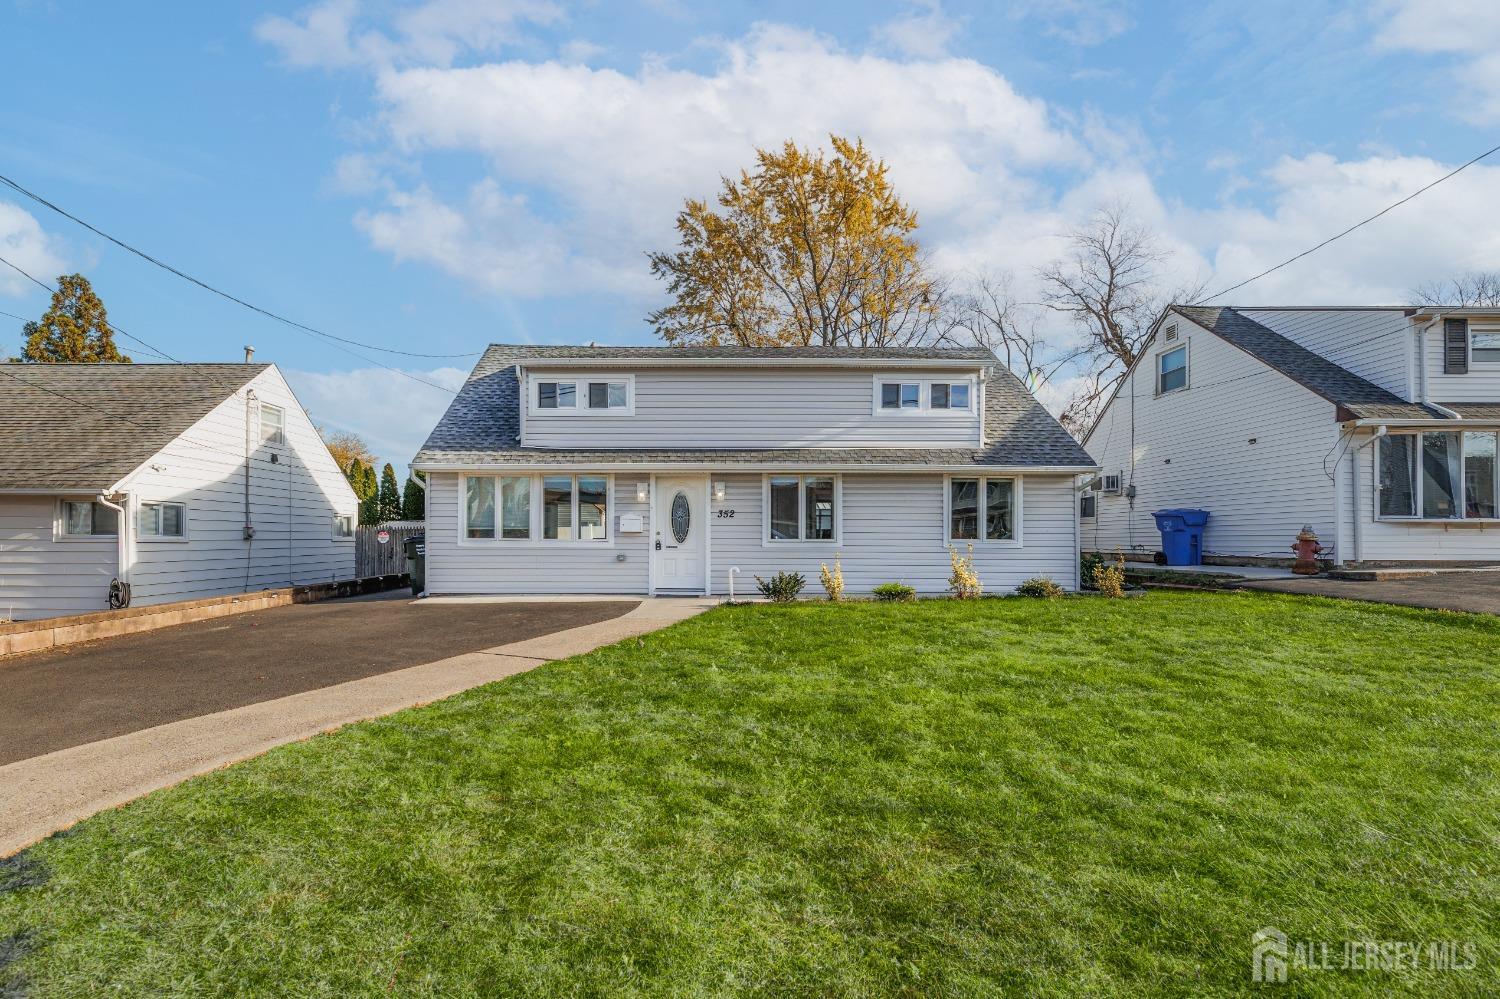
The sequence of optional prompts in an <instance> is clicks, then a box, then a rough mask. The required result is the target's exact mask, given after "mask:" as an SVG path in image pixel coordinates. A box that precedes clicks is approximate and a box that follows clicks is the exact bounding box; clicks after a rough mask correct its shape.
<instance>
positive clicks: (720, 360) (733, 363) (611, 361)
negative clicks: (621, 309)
mask: <svg viewBox="0 0 1500 999" xmlns="http://www.w3.org/2000/svg"><path fill="white" fill-rule="evenodd" d="M519 363H523V364H525V365H527V366H528V367H529V368H531V369H534V370H541V371H551V370H553V369H560V368H576V369H579V370H584V371H586V370H588V369H590V368H854V369H856V370H866V369H870V368H880V369H886V368H895V369H898V370H900V369H920V370H927V371H955V370H960V371H980V370H983V369H984V368H986V367H988V366H989V365H992V364H994V363H996V359H995V358H993V357H990V358H984V357H950V358H942V357H901V358H895V357H528V358H524V359H523V360H522V361H521V362H519Z"/></svg>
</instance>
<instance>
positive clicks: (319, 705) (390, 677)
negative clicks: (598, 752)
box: [0, 599, 717, 857]
mask: <svg viewBox="0 0 1500 999" xmlns="http://www.w3.org/2000/svg"><path fill="white" fill-rule="evenodd" d="M716 603H717V601H713V600H670V599H649V600H645V601H643V602H642V603H641V605H640V606H639V607H637V608H635V609H634V610H632V611H630V612H629V613H627V614H624V615H622V616H621V617H617V618H614V619H612V620H609V621H603V622H600V623H598V624H590V625H585V626H583V627H581V628H571V629H568V630H567V631H560V632H557V633H555V634H552V635H546V636H543V637H541V638H533V639H528V640H526V641H522V642H513V643H510V644H507V645H501V646H497V647H495V648H492V649H486V650H484V651H482V652H470V653H465V654H464V655H460V656H453V657H451V658H448V659H442V660H439V661H437V662H432V663H427V664H425V665H422V666H412V667H408V668H407V669H401V670H394V671H392V672H390V673H382V674H380V675H378V676H372V677H366V678H364V679H361V680H351V681H349V682H347V683H340V684H336V685H334V686H332V687H325V688H323V689H321V690H312V691H307V692H305V693H301V694H293V695H292V696H290V697H281V698H277V699H275V700H270V701H263V702H261V703H259V704H250V705H246V706H245V707H242V708H235V709H233V710H230V711H221V712H217V713H215V714H210V715H203V716H200V717H198V718H189V719H185V720H183V721H177V722H171V723H170V724H166V725H158V726H156V727H155V728H149V729H144V730H142V731H140V732H131V733H130V734H128V735H122V736H117V737H115V738H113V739H105V740H103V741H100V742H94V743H90V744H88V745H84V746H74V747H71V748H69V749H62V750H58V751H57V752H55V753H48V754H46V755H44V756H36V757H32V758H31V759H29V760H20V761H18V762H16V763H11V764H7V765H6V766H3V767H0V857H6V856H10V855H11V854H13V853H15V852H17V851H19V850H22V849H24V848H26V847H27V846H30V845H31V844H33V843H35V842H37V841H38V840H40V839H42V838H44V837H46V836H48V835H51V834H52V833H54V832H56V831H58V830H59V829H65V828H67V827H68V826H70V825H72V824H73V823H75V822H77V821H79V820H80V819H84V818H87V817H88V816H90V815H93V814H95V813H96V812H100V811H103V810H104V809H106V808H113V807H116V806H119V805H123V804H125V803H126V802H128V801H132V800H134V799H136V798H139V797H141V796H142V795H145V794H149V793H150V792H152V791H156V790H160V789H161V788H164V787H170V786H172V785H173V784H177V783H180V782H181V781H184V780H186V779H188V778H189V777H194V776H196V775H198V774H204V773H208V772H209V771H212V770H217V769H219V768H220V767H225V766H228V765H229V764H231V763H237V762H239V761H241V760H246V759H249V758H250V757H253V756H259V755H260V754H261V753H264V752H266V751H267V750H269V749H274V748H275V747H277V746H281V745H285V744H286V743H289V742H297V741H300V740H302V739H307V738H311V737H312V736H314V735H318V734H319V733H322V732H328V731H332V730H334V729H337V728H340V727H342V726H344V725H348V724H350V723H351V722H357V721H364V720H366V719H369V718H379V717H381V716H383V715H388V714H392V713H394V712H396V711H400V710H402V709H404V708H410V707H415V706H416V705H419V704H426V703H430V702H432V701H437V700H441V699H443V698H445V697H451V696H453V695H454V694H458V693H462V692H463V691H465V690H469V689H470V688H472V687H477V686H480V685H481V684H485V683H490V682H492V681H495V680H503V679H505V678H506V677H509V676H514V675H516V674H517V673H523V672H525V671H527V670H530V669H534V668H536V667H537V666H540V665H542V664H543V663H545V662H548V661H550V660H553V659H562V658H566V657H568V656H575V655H581V654H583V653H585V652H592V651H593V650H594V649H597V648H600V647H601V646H604V645H609V644H612V643H614V642H618V641H622V640H624V639H627V638H633V637H635V636H638V635H644V634H647V633H648V632H652V631H656V630H658V629H660V628H665V627H667V626H668V625H671V624H675V623H677V622H678V621H682V620H685V619H687V618H689V617H692V616H694V615H695V614H699V613H701V612H703V611H705V610H707V609H708V608H710V607H712V606H714V605H715V604H716Z"/></svg>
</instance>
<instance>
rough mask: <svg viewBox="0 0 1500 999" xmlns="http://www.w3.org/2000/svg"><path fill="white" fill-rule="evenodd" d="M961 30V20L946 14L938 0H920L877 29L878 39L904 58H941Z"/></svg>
mask: <svg viewBox="0 0 1500 999" xmlns="http://www.w3.org/2000/svg"><path fill="white" fill-rule="evenodd" d="M962 27H963V23H962V21H961V20H959V19H957V18H952V17H949V16H948V15H947V14H945V13H944V12H943V5H942V3H941V2H939V0H917V2H916V3H913V4H911V5H910V7H908V9H907V11H906V13H904V14H902V15H901V16H899V17H897V18H895V19H894V20H892V21H887V22H886V23H885V24H882V25H880V26H879V27H877V28H876V29H875V39H876V41H878V42H879V43H880V44H881V45H884V46H885V47H887V48H890V49H894V50H895V51H896V52H899V53H901V54H902V55H906V56H912V57H913V58H918V59H938V58H941V57H942V56H944V55H947V53H948V45H949V43H951V42H952V41H953V38H954V36H955V35H957V34H958V32H959V29H960V28H962Z"/></svg>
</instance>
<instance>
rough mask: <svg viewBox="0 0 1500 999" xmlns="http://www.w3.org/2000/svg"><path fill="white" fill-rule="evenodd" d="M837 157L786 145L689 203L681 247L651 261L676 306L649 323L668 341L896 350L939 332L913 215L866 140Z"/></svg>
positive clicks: (937, 308)
mask: <svg viewBox="0 0 1500 999" xmlns="http://www.w3.org/2000/svg"><path fill="white" fill-rule="evenodd" d="M830 140H831V142H832V144H833V155H832V156H829V155H827V154H826V153H825V152H824V151H823V150H818V151H817V152H811V151H808V150H805V149H800V148H798V147H797V145H796V144H795V143H792V142H787V143H786V144H785V145H784V146H782V148H781V149H780V150H767V149H759V150H757V151H756V165H755V169H754V170H753V171H750V170H745V171H742V172H741V173H740V176H739V179H738V180H734V179H731V178H728V177H726V178H724V185H723V188H722V190H721V191H720V192H719V197H718V200H717V204H716V205H714V206H710V205H709V204H708V203H707V202H704V201H698V200H691V199H690V200H689V201H688V202H687V203H686V205H685V206H684V208H683V210H682V211H681V212H680V213H678V216H677V232H678V236H679V239H680V245H679V247H678V248H677V249H676V250H673V251H670V252H661V253H653V254H651V273H652V274H654V275H656V276H657V277H659V278H661V279H662V280H664V281H666V282H667V290H668V292H669V293H670V294H671V296H672V298H673V301H672V303H671V304H670V305H667V306H666V307H665V308H662V309H660V310H658V311H656V312H653V313H651V315H650V316H649V317H648V321H649V322H650V323H651V324H652V325H653V326H654V327H656V331H657V333H658V334H660V335H661V337H662V338H663V339H665V340H666V341H667V342H668V343H672V344H677V345H708V346H714V345H720V344H739V345H744V346H757V347H759V346H772V347H775V346H808V345H814V346H856V347H877V346H901V345H906V344H912V343H922V342H926V341H928V340H931V339H933V338H934V337H935V336H936V333H937V330H938V327H939V325H940V324H941V323H942V321H943V320H942V316H943V310H942V308H941V301H940V299H941V294H940V290H939V289H938V288H937V287H936V286H935V284H934V282H933V281H931V280H930V279H929V278H928V277H927V276H926V275H925V274H924V273H923V268H922V259H921V253H920V247H919V245H918V243H917V240H916V238H915V237H914V236H913V233H915V231H916V228H917V213H916V212H915V211H913V210H912V209H911V208H909V207H908V206H907V205H906V204H905V203H904V202H902V201H901V199H900V198H899V197H897V195H896V192H895V190H894V189H893V188H892V187H891V184H890V180H889V178H888V177H887V175H886V174H887V169H886V165H885V164H884V163H883V162H881V161H880V160H878V159H876V158H875V157H874V156H873V155H871V153H870V152H869V150H867V149H866V148H865V147H864V143H862V142H861V141H859V140H858V139H855V140H853V141H850V140H849V139H845V138H841V137H840V136H837V135H835V136H830Z"/></svg>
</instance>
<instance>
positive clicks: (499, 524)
mask: <svg viewBox="0 0 1500 999" xmlns="http://www.w3.org/2000/svg"><path fill="white" fill-rule="evenodd" d="M464 483H465V485H464V537H466V538H471V539H476V540H494V539H496V538H499V539H501V540H505V541H534V540H541V541H607V540H609V478H608V477H607V476H603V475H542V476H531V475H499V476H495V475H472V476H469V477H467V478H466V479H465V480H464Z"/></svg>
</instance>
